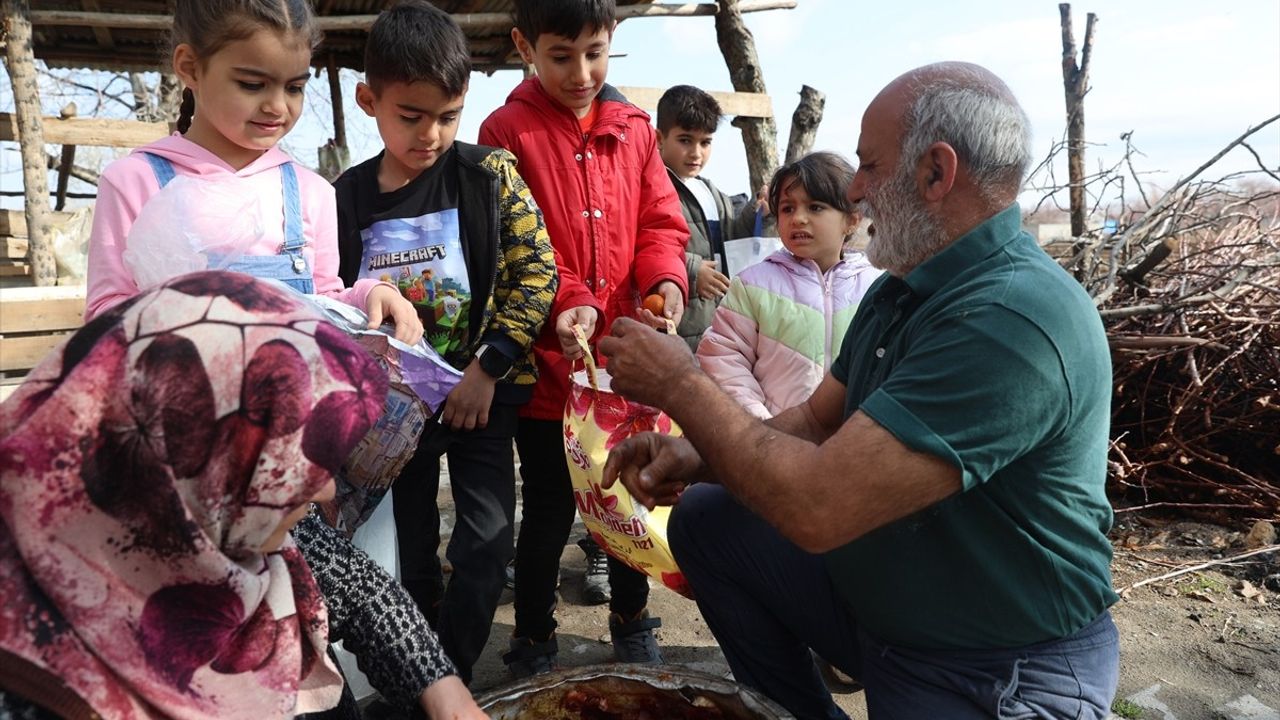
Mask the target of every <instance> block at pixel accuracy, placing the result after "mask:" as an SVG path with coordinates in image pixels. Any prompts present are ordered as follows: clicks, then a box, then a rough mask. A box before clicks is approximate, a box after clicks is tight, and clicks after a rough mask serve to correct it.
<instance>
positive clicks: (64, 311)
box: [0, 285, 85, 335]
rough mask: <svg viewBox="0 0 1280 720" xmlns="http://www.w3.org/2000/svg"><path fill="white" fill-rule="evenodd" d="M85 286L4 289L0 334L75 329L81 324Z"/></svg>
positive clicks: (0, 306) (0, 297) (1, 295)
mask: <svg viewBox="0 0 1280 720" xmlns="http://www.w3.org/2000/svg"><path fill="white" fill-rule="evenodd" d="M84 302H85V286H84V285H59V286H56V287H50V288H6V289H5V290H4V292H3V293H0V335H9V334H13V333H31V332H46V333H48V332H59V331H66V330H75V329H77V328H79V327H80V326H81V325H83V324H84Z"/></svg>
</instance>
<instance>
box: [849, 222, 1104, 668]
mask: <svg viewBox="0 0 1280 720" xmlns="http://www.w3.org/2000/svg"><path fill="white" fill-rule="evenodd" d="M831 372H832V374H833V375H834V376H835V378H836V379H837V380H839V381H841V382H843V383H844V384H845V386H846V388H847V395H846V400H845V408H844V412H845V416H846V417H848V416H851V415H852V414H853V413H854V412H855V411H857V410H861V411H862V412H864V413H866V414H867V415H869V416H870V417H872V418H874V419H875V421H876V422H877V423H879V424H880V425H882V426H883V427H884V428H885V429H887V430H888V431H889V432H891V433H893V435H894V437H896V438H897V439H898V440H899V441H901V442H902V443H903V444H905V445H907V446H908V447H910V448H912V449H914V450H918V451H920V452H925V453H929V454H931V455H935V456H937V457H940V458H942V459H943V460H946V461H947V462H949V463H951V464H952V465H954V466H956V467H957V468H959V469H960V470H961V479H962V482H963V485H964V487H963V490H962V492H960V493H958V494H956V495H953V496H951V497H949V498H947V499H945V500H943V501H942V502H940V503H937V504H935V505H933V506H931V507H929V508H926V509H925V510H922V511H920V512H918V513H915V514H914V515H910V516H908V517H906V518H903V519H901V520H898V521H896V522H894V523H891V524H889V525H886V526H884V527H882V528H879V529H877V530H875V531H873V532H871V533H868V534H867V535H865V536H863V537H861V538H858V539H857V540H854V541H853V542H850V543H849V544H847V545H845V546H843V547H840V548H837V549H835V550H833V551H831V552H829V553H827V554H826V556H825V560H826V564H827V568H828V570H829V571H830V574H831V577H832V579H833V581H834V583H835V585H836V587H837V588H838V590H839V592H840V594H841V596H842V597H843V599H844V600H845V602H846V603H847V604H848V607H849V608H850V610H851V612H852V613H853V617H854V619H855V620H856V621H857V622H858V623H859V625H860V626H861V627H862V628H863V629H865V630H866V631H867V632H869V633H871V634H872V635H873V636H874V637H877V638H879V639H880V640H882V641H885V642H888V643H890V644H898V645H903V646H906V647H912V648H918V649H963V648H974V649H990V648H1010V647H1018V646H1022V645H1028V644H1031V643H1037V642H1042V641H1045V640H1050V639H1055V638H1061V637H1064V636H1067V635H1070V634H1071V633H1073V632H1075V631H1077V630H1079V629H1080V628H1082V627H1084V626H1085V625H1087V624H1088V623H1090V622H1091V621H1093V620H1094V619H1096V618H1097V617H1098V616H1099V615H1100V614H1101V613H1102V611H1103V610H1105V609H1106V608H1107V607H1108V606H1109V605H1111V604H1112V603H1113V602H1115V600H1116V595H1115V593H1114V592H1112V590H1111V572H1110V563H1111V545H1110V543H1108V542H1107V538H1106V535H1105V533H1106V531H1107V529H1108V528H1110V526H1111V507H1110V505H1109V504H1108V502H1107V498H1106V495H1105V492H1104V483H1105V479H1106V454H1107V435H1108V428H1109V424H1110V398H1111V358H1110V353H1109V352H1108V349H1107V341H1106V337H1105V335H1104V333H1103V329H1102V322H1101V320H1100V319H1099V317H1098V313H1097V310H1095V308H1094V306H1093V302H1092V301H1091V300H1090V298H1089V296H1088V295H1087V294H1086V293H1085V292H1084V290H1083V289H1082V288H1081V287H1080V284H1079V283H1077V282H1076V281H1075V280H1073V279H1072V278H1071V277H1070V276H1069V275H1068V274H1067V273H1066V272H1065V271H1064V270H1063V269H1062V268H1061V267H1059V266H1058V264H1057V263H1055V262H1054V261H1053V260H1052V259H1050V258H1049V256H1048V255H1046V254H1045V253H1044V252H1043V251H1042V250H1041V249H1040V248H1039V247H1038V246H1037V245H1036V243H1035V241H1034V240H1032V238H1031V236H1030V235H1028V234H1027V233H1025V232H1022V230H1021V213H1020V210H1019V208H1018V206H1016V205H1014V206H1011V207H1009V208H1007V209H1006V210H1004V211H1003V212H1001V213H999V214H998V215H996V216H994V217H992V218H990V219H988V220H987V221H986V222H984V223H983V224H982V225H979V226H978V227H976V228H974V229H973V230H972V231H970V232H969V233H968V234H966V235H964V236H963V237H961V238H959V239H958V240H956V241H955V242H954V243H952V244H951V245H949V246H948V247H947V248H946V249H944V250H943V251H942V252H940V253H938V254H937V255H935V256H933V257H932V258H930V259H929V260H927V261H926V262H924V263H922V264H921V265H920V266H919V267H917V268H916V269H915V270H913V271H912V272H911V273H909V274H908V275H907V276H906V278H905V279H899V278H895V277H892V276H890V275H888V274H886V275H884V276H882V277H881V278H880V279H879V280H878V281H877V282H876V283H875V285H873V286H872V287H871V289H870V291H869V292H868V294H867V298H866V299H864V300H863V303H862V306H861V308H860V309H859V311H858V315H857V316H856V317H855V318H854V321H853V324H852V325H851V326H850V327H849V331H848V334H847V335H846V336H845V342H844V346H843V348H842V349H841V352H840V355H839V357H838V358H837V359H836V361H835V363H834V365H833V366H832V368H831ZM850 472H856V470H855V469H853V468H850Z"/></svg>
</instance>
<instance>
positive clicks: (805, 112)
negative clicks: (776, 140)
mask: <svg viewBox="0 0 1280 720" xmlns="http://www.w3.org/2000/svg"><path fill="white" fill-rule="evenodd" d="M826 104H827V96H826V95H823V94H822V93H821V92H819V91H818V90H814V89H813V88H811V87H809V86H808V85H801V86H800V104H799V105H797V106H796V111H795V112H794V113H792V114H791V138H790V139H789V140H788V141H787V160H786V162H787V163H793V162H795V161H796V160H799V159H800V158H802V157H804V156H805V155H808V154H809V151H810V150H811V149H813V140H814V138H816V137H817V135H818V125H820V124H821V123H822V109H823V107H825V106H826Z"/></svg>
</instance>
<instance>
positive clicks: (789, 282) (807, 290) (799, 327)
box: [698, 152, 880, 418]
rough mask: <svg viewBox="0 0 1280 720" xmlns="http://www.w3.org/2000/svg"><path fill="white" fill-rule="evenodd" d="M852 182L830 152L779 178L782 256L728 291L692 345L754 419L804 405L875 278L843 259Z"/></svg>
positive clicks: (850, 226)
mask: <svg viewBox="0 0 1280 720" xmlns="http://www.w3.org/2000/svg"><path fill="white" fill-rule="evenodd" d="M853 173H854V170H853V167H852V166H850V165H849V162H848V161H847V160H845V159H844V158H843V157H841V156H839V155H837V154H835V153H829V152H817V153H812V154H810V155H806V156H805V157H803V158H800V159H799V160H797V161H795V162H794V163H791V164H790V165H784V166H783V167H781V168H779V169H778V172H777V173H775V174H774V176H773V181H772V182H771V183H769V206H770V207H771V208H773V212H774V214H775V215H776V216H777V218H778V231H779V234H780V235H781V237H782V244H783V246H784V247H785V249H783V250H779V251H777V252H776V253H774V254H772V255H770V256H768V257H766V258H765V259H764V260H763V261H762V262H760V263H758V264H756V265H752V266H751V267H749V268H747V269H746V270H743V271H742V272H741V273H739V274H738V276H737V277H735V278H733V279H732V281H730V284H729V292H728V293H727V294H726V295H725V297H724V300H723V301H722V302H721V303H720V307H718V308H717V309H716V313H715V316H714V317H713V319H712V321H711V327H710V328H709V329H708V330H707V332H706V334H705V335H703V337H702V342H701V343H700V344H699V345H698V362H699V364H700V365H701V366H702V369H703V371H704V372H706V373H707V375H710V376H711V377H712V378H713V379H714V380H716V381H717V382H718V383H719V385H720V387H721V388H723V389H724V390H725V392H727V393H729V394H730V395H732V396H733V397H734V398H735V399H736V400H737V401H738V402H740V403H742V405H743V407H745V408H746V409H747V410H748V411H749V412H751V413H752V414H753V415H755V416H757V417H760V418H769V417H772V416H774V415H776V414H778V413H779V412H781V411H782V410H785V409H787V408H789V407H791V406H793V405H798V404H800V403H802V402H804V401H805V400H808V399H809V396H810V395H811V394H812V393H813V391H814V389H815V388H817V387H818V383H819V382H821V381H822V376H823V375H824V374H826V372H827V370H829V369H830V368H831V362H832V361H833V360H834V359H835V357H836V355H837V354H838V353H839V352H840V344H841V341H843V340H844V335H845V330H847V329H848V327H849V322H850V321H851V320H852V319H853V315H854V313H855V312H857V309H858V303H859V301H860V300H861V299H862V296H863V295H865V294H866V293H867V289H868V288H870V287H871V283H872V282H874V281H875V279H876V278H877V277H879V276H880V271H879V270H877V269H875V268H873V267H872V266H871V263H870V262H868V261H867V258H866V256H865V255H863V254H862V253H860V252H854V251H850V250H846V242H847V240H848V239H849V236H850V235H852V234H853V231H854V229H855V228H856V227H857V225H858V221H859V215H858V213H857V211H856V210H855V206H854V204H853V203H851V202H850V201H849V198H848V196H847V195H846V191H847V189H848V188H849V185H850V184H851V183H852V182H853Z"/></svg>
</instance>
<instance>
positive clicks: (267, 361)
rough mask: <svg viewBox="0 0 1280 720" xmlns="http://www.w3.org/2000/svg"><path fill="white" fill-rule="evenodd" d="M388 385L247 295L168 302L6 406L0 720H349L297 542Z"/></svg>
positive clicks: (142, 312)
mask: <svg viewBox="0 0 1280 720" xmlns="http://www.w3.org/2000/svg"><path fill="white" fill-rule="evenodd" d="M385 378H386V375H385V373H384V372H383V371H382V370H380V369H379V368H378V367H377V365H376V363H375V361H374V360H373V358H372V357H371V356H370V355H368V354H367V353H366V352H364V351H363V350H361V349H360V348H359V347H358V346H356V345H355V344H354V343H352V342H351V341H349V340H348V339H347V338H346V336H345V335H344V334H343V333H342V332H341V331H339V330H337V329H335V328H333V327H332V326H330V325H328V324H326V323H325V322H323V321H322V320H321V319H320V318H319V316H318V315H317V314H316V311H314V310H311V309H309V308H308V307H307V306H306V305H305V304H303V303H302V302H300V301H299V300H297V299H294V298H292V297H290V295H289V294H288V293H287V292H286V291H284V290H282V289H278V288H276V287H273V286H272V285H269V284H266V283H263V282H261V281H257V280H254V279H253V278H250V277H248V276H245V275H238V274H234V273H197V274H194V275H188V276H184V277H182V278H178V279H176V280H174V281H171V282H169V283H167V284H166V285H163V286H161V287H159V288H157V289H156V290H153V291H151V292H148V293H146V294H143V295H140V296H138V297H136V298H134V299H132V300H130V301H127V302H126V303H124V304H121V305H119V306H117V307H116V308H113V309H112V310H110V311H108V312H107V313H104V314H102V315H101V316H99V317H98V318H96V319H95V320H94V321H92V322H90V323H89V324H88V325H86V326H85V327H84V328H83V329H81V330H80V331H79V332H77V333H76V334H75V335H73V336H72V337H71V339H70V340H68V341H67V342H66V343H65V344H64V345H63V346H62V347H61V348H59V349H58V350H55V351H54V352H53V353H52V354H51V355H50V356H49V357H48V358H46V359H45V360H44V362H42V363H41V364H40V366H39V367H37V368H36V369H35V370H33V371H32V373H31V375H30V376H29V377H28V379H27V381H26V382H25V383H24V384H23V385H22V387H20V388H19V389H18V391H17V392H16V393H15V394H14V395H13V396H12V397H11V398H9V400H8V401H6V402H5V403H4V404H3V405H0V520H2V521H3V522H2V523H0V597H3V598H4V602H3V605H0V716H3V715H8V714H9V713H12V714H14V715H16V716H18V717H41V716H46V717H47V715H46V714H44V713H42V712H40V711H38V710H37V709H36V708H37V707H38V708H42V709H43V710H45V711H51V712H53V713H55V714H57V715H59V716H62V717H95V716H100V717H107V718H128V719H132V718H155V717H174V718H191V717H218V718H255V720H256V719H258V718H286V717H292V716H294V715H296V714H299V713H306V712H312V711H318V710H324V709H327V708H331V707H333V706H334V705H336V704H337V703H338V700H339V697H340V695H341V691H342V677H341V675H340V674H339V673H338V671H337V670H336V668H335V667H334V665H333V663H332V662H331V660H330V659H329V656H328V655H327V654H326V650H327V647H328V642H329V637H328V636H329V626H328V612H327V610H326V607H325V603H324V601H323V599H322V596H321V588H320V587H318V586H317V582H316V579H315V577H314V576H313V575H312V571H311V569H310V568H309V567H308V564H307V562H306V560H305V559H304V557H303V555H302V554H301V552H300V551H299V549H298V547H297V546H296V545H295V544H294V542H293V540H292V539H291V538H290V537H289V534H288V533H289V530H290V529H291V528H292V527H293V525H294V524H295V523H297V522H298V521H299V519H301V518H302V517H303V515H305V514H306V512H307V511H308V509H309V507H310V503H311V501H312V500H315V499H325V498H327V497H332V494H333V492H334V483H333V478H332V474H333V473H334V472H335V471H336V470H337V469H338V468H339V467H340V465H341V464H342V462H343V460H344V459H345V458H346V456H347V454H348V453H349V452H350V450H351V448H352V447H354V445H355V443H356V442H357V441H358V440H359V439H360V438H361V437H362V436H363V435H364V434H365V433H366V432H367V431H368V429H369V428H370V427H371V426H372V425H373V423H374V421H375V420H376V419H377V417H378V415H379V414H380V413H381V412H382V407H383V402H384V399H385V395H386V380H385ZM424 627H425V625H424ZM444 662H445V663H446V665H447V660H445V661H444ZM463 691H464V692H465V688H463ZM467 699H468V700H469V699H470V698H469V695H468V697H467Z"/></svg>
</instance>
